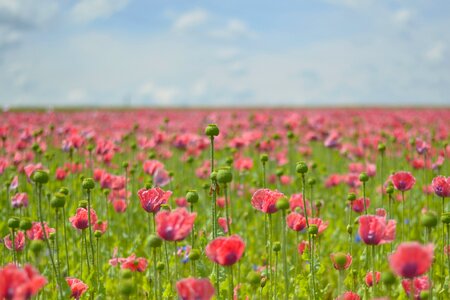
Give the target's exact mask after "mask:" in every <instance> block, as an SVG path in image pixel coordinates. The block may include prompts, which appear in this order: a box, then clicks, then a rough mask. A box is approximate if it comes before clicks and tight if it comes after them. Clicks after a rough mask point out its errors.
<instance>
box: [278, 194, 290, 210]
mask: <svg viewBox="0 0 450 300" xmlns="http://www.w3.org/2000/svg"><path fill="white" fill-rule="evenodd" d="M275 207H276V208H277V209H280V210H285V209H288V208H289V201H288V200H287V199H286V198H285V197H282V198H280V199H278V201H277V203H276V204H275Z"/></svg>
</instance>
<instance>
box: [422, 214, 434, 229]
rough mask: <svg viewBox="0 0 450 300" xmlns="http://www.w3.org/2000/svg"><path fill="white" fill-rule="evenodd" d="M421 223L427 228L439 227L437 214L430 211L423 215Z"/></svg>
mask: <svg viewBox="0 0 450 300" xmlns="http://www.w3.org/2000/svg"><path fill="white" fill-rule="evenodd" d="M420 222H421V223H422V225H423V226H425V227H430V228H431V227H435V226H436V225H437V222H438V219H437V216H436V214H435V213H433V212H431V211H429V212H426V213H424V214H423V215H422V218H421V219H420Z"/></svg>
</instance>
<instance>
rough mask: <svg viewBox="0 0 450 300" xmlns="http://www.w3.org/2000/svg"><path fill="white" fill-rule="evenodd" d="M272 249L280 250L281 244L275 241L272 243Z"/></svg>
mask: <svg viewBox="0 0 450 300" xmlns="http://www.w3.org/2000/svg"><path fill="white" fill-rule="evenodd" d="M272 250H273V251H274V252H279V251H280V250H281V244H280V242H275V243H273V246H272Z"/></svg>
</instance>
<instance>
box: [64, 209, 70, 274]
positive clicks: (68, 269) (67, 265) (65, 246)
mask: <svg viewBox="0 0 450 300" xmlns="http://www.w3.org/2000/svg"><path fill="white" fill-rule="evenodd" d="M62 211H63V220H66V209H65V208H64V207H63V208H62ZM63 230H64V248H65V249H64V251H65V252H66V267H67V276H70V265H69V251H68V250H67V248H68V247H67V232H66V225H65V222H64V223H63Z"/></svg>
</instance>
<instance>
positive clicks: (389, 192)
mask: <svg viewBox="0 0 450 300" xmlns="http://www.w3.org/2000/svg"><path fill="white" fill-rule="evenodd" d="M393 193H394V187H393V186H392V185H389V186H388V187H387V188H386V194H388V195H392V194H393Z"/></svg>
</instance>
